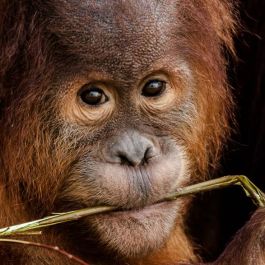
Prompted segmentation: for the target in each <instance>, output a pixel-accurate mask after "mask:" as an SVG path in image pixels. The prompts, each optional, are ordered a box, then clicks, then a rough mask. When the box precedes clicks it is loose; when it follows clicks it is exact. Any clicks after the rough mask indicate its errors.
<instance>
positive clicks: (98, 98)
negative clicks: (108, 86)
mask: <svg viewBox="0 0 265 265" xmlns="http://www.w3.org/2000/svg"><path fill="white" fill-rule="evenodd" d="M79 97H80V98H81V100H82V101H83V102H84V103H86V104H87V105H93V106H96V105H101V104H104V103H106V102H107V101H108V100H109V98H108V97H107V96H106V94H105V93H104V91H103V90H102V89H101V88H99V87H97V86H90V85H85V86H83V87H82V88H81V90H80V92H79Z"/></svg>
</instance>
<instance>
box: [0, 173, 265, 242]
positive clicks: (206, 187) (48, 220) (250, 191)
mask: <svg viewBox="0 0 265 265" xmlns="http://www.w3.org/2000/svg"><path fill="white" fill-rule="evenodd" d="M234 185H239V186H241V187H242V188H243V190H244V192H245V194H246V195H247V196H248V197H250V198H251V199H252V201H253V203H255V204H256V205H257V206H258V207H264V206H265V194H264V193H263V192H262V191H261V190H260V189H259V188H258V187H257V186H255V185H254V184H253V183H252V182H251V181H250V180H249V179H248V178H247V177H246V176H242V175H238V176H225V177H221V178H217V179H213V180H209V181H205V182H202V183H198V184H194V185H190V186H187V187H183V188H179V189H177V191H176V192H174V193H172V194H169V195H167V196H166V197H165V198H164V199H162V200H160V201H159V202H162V201H172V200H176V199H177V198H179V197H183V196H187V195H192V194H196V193H199V192H205V191H211V190H216V189H222V188H226V187H229V186H234ZM115 210H117V208H115V207H109V206H100V207H94V208H85V209H80V210H76V211H70V212H64V213H55V214H53V215H51V216H48V217H45V218H43V219H39V220H35V221H31V222H28V223H23V224H18V225H13V226H9V227H5V228H1V229H0V236H1V237H5V236H13V235H27V234H32V231H35V230H40V229H41V228H44V227H48V226H53V225H56V224H60V223H65V222H69V221H75V220H78V219H80V218H82V217H85V216H89V215H93V214H98V213H105V212H109V211H115Z"/></svg>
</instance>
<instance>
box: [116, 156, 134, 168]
mask: <svg viewBox="0 0 265 265" xmlns="http://www.w3.org/2000/svg"><path fill="white" fill-rule="evenodd" d="M119 158H120V164H121V165H126V166H135V164H134V163H133V161H131V160H129V159H128V158H127V157H126V155H123V154H119Z"/></svg>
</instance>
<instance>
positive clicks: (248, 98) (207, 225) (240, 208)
mask: <svg viewBox="0 0 265 265" xmlns="http://www.w3.org/2000/svg"><path fill="white" fill-rule="evenodd" d="M239 11H240V20H241V24H242V29H241V30H240V33H239V34H238V36H237V38H236V40H235V42H236V43H235V44H236V50H237V56H238V60H237V61H236V62H232V60H231V63H230V69H229V78H230V83H231V85H232V87H233V89H234V96H235V101H236V105H237V111H236V120H237V129H236V132H235V133H234V134H233V136H232V139H231V141H230V143H229V145H228V148H227V151H226V152H225V154H224V157H223V161H222V169H221V170H220V172H219V173H218V174H219V176H223V175H228V174H229V175H231V174H235V175H238V174H244V175H246V176H248V177H249V178H250V179H251V180H252V181H253V182H254V183H255V184H256V185H257V186H258V187H260V188H261V189H262V190H264V191H265V0H241V1H240V6H239ZM193 208H194V209H193V211H192V215H191V216H190V218H189V221H190V222H191V223H192V225H191V227H193V231H192V234H193V237H194V238H195V239H196V240H197V243H198V245H199V246H201V247H202V251H201V254H202V255H203V256H204V257H205V258H206V259H207V260H212V259H215V258H216V257H217V256H218V255H219V254H220V253H221V252H222V250H223V249H224V247H225V245H226V244H227V243H228V242H229V241H230V240H231V238H232V237H233V235H234V234H235V233H236V231H237V230H238V229H239V228H240V227H242V226H243V224H244V223H245V222H246V221H247V220H248V219H249V218H250V216H251V214H252V213H253V211H254V210H255V209H256V208H255V206H254V205H253V204H252V202H251V201H250V199H248V198H246V196H245V195H244V193H243V192H242V190H241V189H240V188H237V187H233V188H229V189H226V190H222V191H214V192H211V193H207V194H204V195H203V196H201V197H200V198H199V199H198V200H195V204H194V205H193Z"/></svg>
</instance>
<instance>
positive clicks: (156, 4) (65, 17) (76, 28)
mask: <svg viewBox="0 0 265 265" xmlns="http://www.w3.org/2000/svg"><path fill="white" fill-rule="evenodd" d="M176 2H177V1H172V0H168V1H166V0H165V1H158V0H157V1H154V0H116V1H115V0H101V1H100V0H98V1H88V0H83V1H80V0H68V1H66V0H58V1H57V2H56V8H55V10H56V11H55V12H56V13H55V14H54V16H53V17H54V21H52V23H51V29H52V31H53V32H54V33H55V34H56V35H59V38H58V39H60V40H61V41H62V42H64V43H63V44H64V45H65V46H66V47H69V49H70V50H71V51H72V52H74V53H76V54H78V55H79V56H83V57H84V58H86V59H87V60H90V61H91V60H93V61H96V60H99V61H101V62H102V60H108V59H111V58H112V59H113V57H114V56H115V59H116V60H117V62H118V61H119V59H121V58H122V60H123V61H124V60H125V59H127V60H129V61H130V62H132V61H133V62H135V63H136V62H137V61H138V60H139V59H141V60H146V61H150V60H152V58H153V57H160V56H162V53H163V51H164V50H165V49H170V47H168V45H172V41H169V39H170V38H172V36H173V35H175V30H176V29H175V27H174V25H176V24H177V23H176V20H177V16H176ZM53 9H54V7H53ZM132 56H133V57H135V58H131V57H132Z"/></svg>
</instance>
